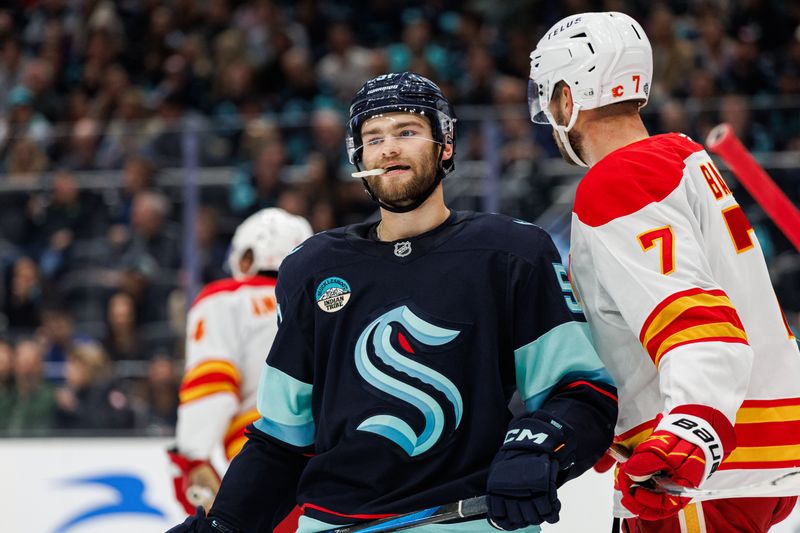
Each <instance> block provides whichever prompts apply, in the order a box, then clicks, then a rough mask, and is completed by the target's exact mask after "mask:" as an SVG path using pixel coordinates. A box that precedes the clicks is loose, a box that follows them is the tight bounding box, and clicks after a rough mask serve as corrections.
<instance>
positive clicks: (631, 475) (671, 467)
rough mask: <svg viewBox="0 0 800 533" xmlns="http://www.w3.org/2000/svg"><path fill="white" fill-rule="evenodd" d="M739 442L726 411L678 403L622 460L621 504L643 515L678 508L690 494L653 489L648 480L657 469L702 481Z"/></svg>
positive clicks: (674, 477)
mask: <svg viewBox="0 0 800 533" xmlns="http://www.w3.org/2000/svg"><path fill="white" fill-rule="evenodd" d="M735 447H736V435H735V434H734V431H733V426H732V425H731V423H730V422H729V421H728V419H727V418H726V417H725V415H723V414H722V413H721V412H719V411H717V410H716V409H713V408H711V407H707V406H704V405H682V406H679V407H676V408H675V409H673V410H672V411H671V412H670V413H669V414H668V415H667V416H665V417H664V418H663V419H662V420H661V421H660V422H659V424H658V426H656V430H655V431H654V432H653V434H652V435H650V437H649V438H648V439H647V440H646V441H644V442H642V443H641V444H639V445H638V446H637V447H636V448H634V450H633V453H632V454H631V457H630V459H628V461H627V462H625V463H623V464H621V465H620V467H619V471H618V472H617V478H616V483H617V485H618V487H619V490H620V491H621V492H622V505H624V506H625V507H626V508H627V509H628V510H629V511H631V512H632V513H634V514H636V515H638V516H639V517H640V518H642V519H644V520H658V519H661V518H666V517H668V516H672V515H674V514H676V513H678V511H680V510H681V509H683V508H684V507H686V505H688V504H689V502H690V501H691V498H682V497H679V496H673V495H670V494H664V493H661V492H654V491H652V490H649V488H648V487H651V485H649V484H648V483H647V482H648V480H650V478H651V477H653V476H656V475H658V476H663V477H667V478H669V479H670V481H672V482H674V483H676V484H678V485H683V486H684V487H699V486H700V484H701V483H702V482H703V481H705V480H706V479H708V478H709V476H711V474H713V473H714V472H715V471H716V470H717V468H718V467H719V465H720V463H721V462H722V461H723V459H724V458H725V457H727V456H728V455H729V454H730V452H731V451H732V450H733V448H735Z"/></svg>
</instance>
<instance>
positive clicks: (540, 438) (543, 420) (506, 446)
mask: <svg viewBox="0 0 800 533" xmlns="http://www.w3.org/2000/svg"><path fill="white" fill-rule="evenodd" d="M572 435H573V431H572V428H571V427H570V426H568V425H567V424H566V423H565V422H562V421H560V420H558V419H557V418H556V417H553V416H551V415H550V414H549V413H545V412H541V411H537V412H535V413H533V414H532V415H529V416H527V417H522V418H518V419H516V420H512V421H511V423H510V424H509V425H508V431H507V432H506V436H505V438H504V439H503V446H502V447H501V448H500V449H501V450H520V451H527V452H531V453H546V454H548V455H550V456H551V457H553V458H554V459H556V460H557V461H558V464H559V469H561V470H565V469H567V468H569V467H570V466H572V464H573V463H574V462H575V442H574V438H573V437H572Z"/></svg>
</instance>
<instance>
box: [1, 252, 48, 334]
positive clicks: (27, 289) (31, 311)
mask: <svg viewBox="0 0 800 533" xmlns="http://www.w3.org/2000/svg"><path fill="white" fill-rule="evenodd" d="M7 286H8V288H9V290H8V293H7V294H6V298H5V301H4V302H3V313H4V314H5V316H6V320H7V321H8V328H9V329H11V330H15V331H16V332H26V333H28V334H31V333H33V331H34V330H35V329H36V328H38V327H39V325H40V313H41V305H42V284H41V279H40V277H39V267H38V266H37V264H36V262H35V261H34V260H33V259H31V258H30V257H25V256H23V257H20V258H19V259H17V260H16V261H15V262H14V266H13V268H12V270H11V279H10V280H9V282H8V284H7Z"/></svg>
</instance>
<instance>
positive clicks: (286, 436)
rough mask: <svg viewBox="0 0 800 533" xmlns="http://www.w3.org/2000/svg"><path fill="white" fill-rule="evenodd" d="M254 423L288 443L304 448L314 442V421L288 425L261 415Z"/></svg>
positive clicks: (258, 427)
mask: <svg viewBox="0 0 800 533" xmlns="http://www.w3.org/2000/svg"><path fill="white" fill-rule="evenodd" d="M253 425H254V426H255V427H256V429H258V430H259V431H262V432H264V433H266V434H267V435H269V436H270V437H274V438H276V439H278V440H280V441H283V442H285V443H286V444H291V445H292V446H297V447H298V448H304V447H306V446H311V445H312V444H314V434H315V432H316V431H315V427H314V422H309V423H308V424H304V425H302V426H287V425H284V424H279V423H277V422H275V421H273V420H270V419H268V418H264V417H261V418H259V419H258V420H256V421H255V422H253Z"/></svg>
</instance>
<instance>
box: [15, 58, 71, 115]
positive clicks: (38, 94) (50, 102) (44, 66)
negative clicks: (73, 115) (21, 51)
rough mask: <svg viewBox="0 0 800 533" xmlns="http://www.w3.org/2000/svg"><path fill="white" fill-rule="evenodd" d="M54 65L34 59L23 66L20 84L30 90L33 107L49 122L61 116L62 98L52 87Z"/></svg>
mask: <svg viewBox="0 0 800 533" xmlns="http://www.w3.org/2000/svg"><path fill="white" fill-rule="evenodd" d="M53 68H54V65H53V64H52V63H51V62H49V61H47V60H45V59H41V58H35V59H32V60H31V61H29V62H28V63H27V64H26V65H25V70H24V71H23V73H22V84H23V85H24V86H25V87H27V88H28V89H30V91H31V94H32V98H33V107H34V108H35V109H36V110H37V111H38V112H39V113H41V114H42V115H44V117H45V118H46V119H47V120H49V121H50V122H55V121H57V120H58V119H59V117H60V116H61V108H62V106H63V98H62V96H61V95H60V94H59V92H58V91H57V90H56V87H55V86H54V82H55V80H54V76H55V72H53Z"/></svg>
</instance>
